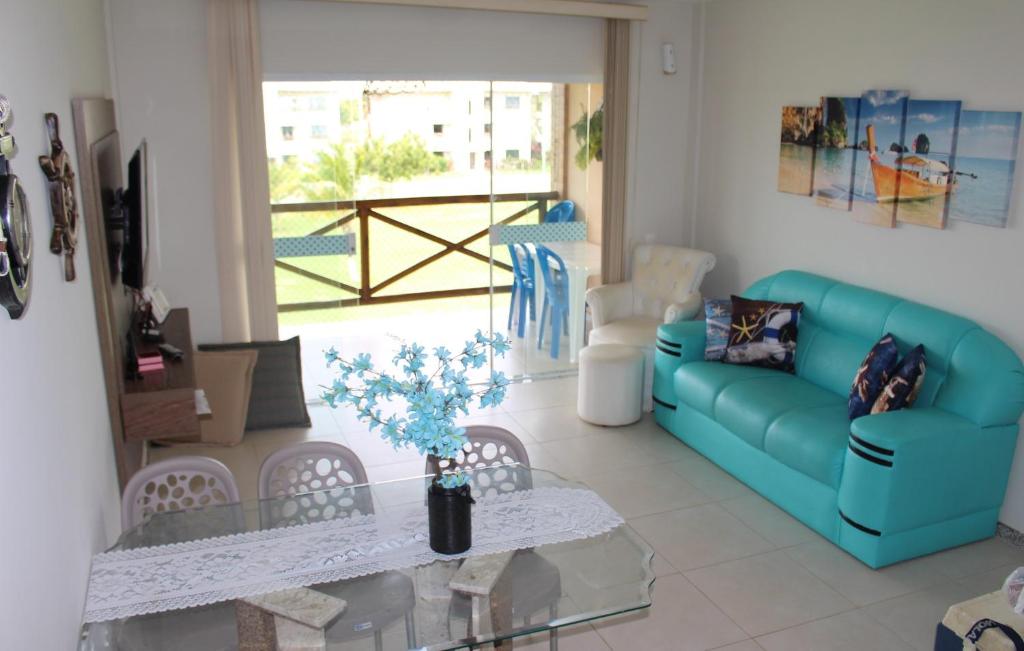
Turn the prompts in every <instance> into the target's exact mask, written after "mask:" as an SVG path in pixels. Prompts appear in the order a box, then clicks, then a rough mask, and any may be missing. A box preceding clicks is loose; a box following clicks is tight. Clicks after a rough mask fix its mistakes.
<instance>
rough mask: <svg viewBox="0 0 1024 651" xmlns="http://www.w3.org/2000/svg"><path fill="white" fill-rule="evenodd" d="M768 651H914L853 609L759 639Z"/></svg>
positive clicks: (879, 625)
mask: <svg viewBox="0 0 1024 651" xmlns="http://www.w3.org/2000/svg"><path fill="white" fill-rule="evenodd" d="M757 643H758V644H760V645H761V646H762V647H764V649H766V651H819V650H824V649H828V651H865V650H866V649H878V651H913V647H911V646H910V645H908V644H907V643H906V642H904V641H903V640H901V639H900V638H899V637H898V636H897V635H896V634H895V633H893V632H892V631H890V630H889V629H887V628H885V627H884V626H882V625H881V624H879V623H878V622H876V621H875V620H873V619H871V618H870V617H868V616H867V615H865V614H864V613H862V612H860V611H857V610H853V611H849V612H845V613H841V614H839V615H834V616H832V617H826V618H825V619H819V620H817V621H814V622H810V623H807V624H802V625H800V626H794V627H793V628H787V629H786V630H783V631H779V632H777V633H772V634H770V635H764V636H761V637H759V638H757Z"/></svg>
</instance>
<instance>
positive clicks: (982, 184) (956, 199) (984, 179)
mask: <svg viewBox="0 0 1024 651" xmlns="http://www.w3.org/2000/svg"><path fill="white" fill-rule="evenodd" d="M956 166H957V170H958V171H960V172H970V173H972V174H977V175H978V178H977V179H972V178H970V177H967V176H960V177H957V178H958V180H957V187H956V189H955V190H954V191H953V204H952V208H951V210H950V214H949V216H950V218H951V219H959V220H962V221H970V222H974V223H976V224H984V225H986V226H1005V225H1006V219H1007V216H1008V215H1009V212H1010V191H1011V189H1012V188H1013V175H1014V171H1015V167H1016V165H1015V161H1012V160H995V159H992V158H973V157H968V156H957V159H956Z"/></svg>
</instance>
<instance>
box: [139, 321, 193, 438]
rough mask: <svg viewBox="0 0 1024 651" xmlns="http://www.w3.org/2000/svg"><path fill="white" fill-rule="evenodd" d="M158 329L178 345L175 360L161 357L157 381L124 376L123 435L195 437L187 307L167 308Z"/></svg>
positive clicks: (165, 338) (171, 342)
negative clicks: (161, 370)
mask: <svg viewBox="0 0 1024 651" xmlns="http://www.w3.org/2000/svg"><path fill="white" fill-rule="evenodd" d="M160 332H161V333H162V334H163V336H164V341H166V342H167V343H169V344H171V345H172V346H175V347H177V348H180V349H181V351H182V353H184V355H183V356H182V358H181V359H180V360H178V361H171V360H168V359H165V360H164V368H165V371H164V379H163V381H162V382H160V383H159V384H152V383H151V382H143V381H142V380H128V381H126V382H125V383H124V392H123V393H122V394H121V421H122V423H123V424H124V436H125V438H126V439H128V440H131V441H146V440H152V439H169V438H173V439H175V440H179V441H188V440H194V441H198V440H199V435H200V432H199V416H198V415H196V374H195V352H194V349H193V347H192V333H191V329H190V327H189V320H188V309H186V308H176V309H173V310H171V311H170V313H169V314H168V316H167V319H166V320H165V321H164V323H163V325H161V326H160Z"/></svg>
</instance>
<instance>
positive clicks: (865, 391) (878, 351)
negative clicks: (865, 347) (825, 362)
mask: <svg viewBox="0 0 1024 651" xmlns="http://www.w3.org/2000/svg"><path fill="white" fill-rule="evenodd" d="M899 359H900V351H899V349H898V348H897V347H896V340H895V339H893V336H892V335H891V334H886V335H885V336H884V337H882V338H881V339H879V340H878V343H876V344H875V345H874V346H872V347H871V350H869V351H868V354H867V355H866V356H865V357H864V361H863V362H862V363H861V365H860V368H859V369H857V374H856V375H854V376H853V386H852V387H850V400H849V403H848V412H847V413H848V414H849V416H850V420H853V419H854V418H860V417H861V416H867V415H868V414H870V413H871V407H872V406H874V404H875V400H877V399H878V394H880V393H881V392H882V389H883V388H885V385H886V384H888V383H889V378H891V377H892V372H893V371H894V370H896V364H897V362H899Z"/></svg>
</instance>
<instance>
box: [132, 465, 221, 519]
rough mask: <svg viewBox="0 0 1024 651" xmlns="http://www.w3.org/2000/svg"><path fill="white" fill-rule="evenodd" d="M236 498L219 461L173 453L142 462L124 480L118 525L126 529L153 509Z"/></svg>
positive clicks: (187, 507) (182, 507) (183, 508)
mask: <svg viewBox="0 0 1024 651" xmlns="http://www.w3.org/2000/svg"><path fill="white" fill-rule="evenodd" d="M238 501H239V497H238V486H237V485H236V484H235V477H234V475H232V474H231V471H230V470H228V467H227V466H225V465H224V464H223V463H221V462H220V461H217V460H216V459H210V458H209V457H200V456H182V457H173V458H170V459H164V460H163V461H158V462H156V463H153V464H150V465H148V466H145V467H144V468H142V469H141V470H139V471H138V472H136V473H135V474H134V475H132V478H131V479H129V480H128V484H127V485H126V486H125V488H124V493H123V494H122V496H121V527H122V528H123V529H124V530H126V531H127V530H128V529H131V528H133V527H135V526H137V525H139V524H140V523H142V522H143V521H144V520H145V519H146V518H147V517H149V516H150V515H152V514H154V513H165V512H171V511H187V510H190V509H198V508H203V507H206V506H215V505H218V504H233V503H235V502H238Z"/></svg>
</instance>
